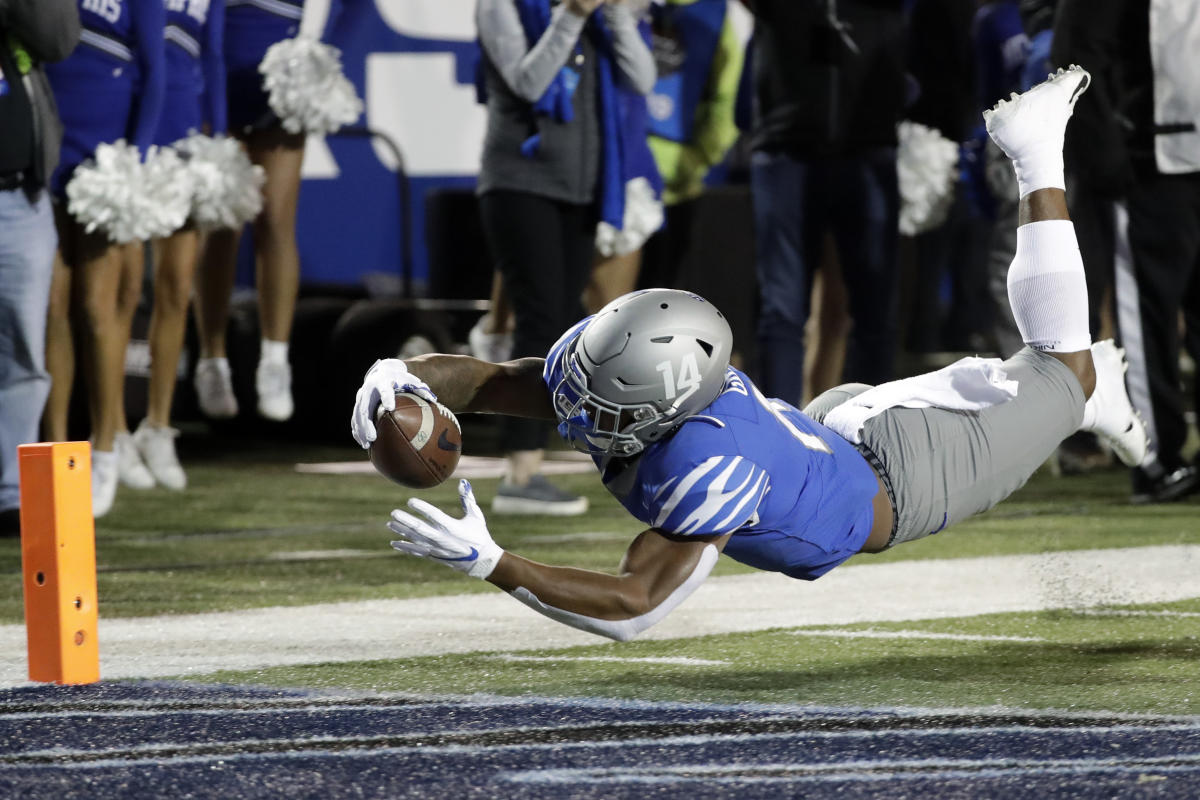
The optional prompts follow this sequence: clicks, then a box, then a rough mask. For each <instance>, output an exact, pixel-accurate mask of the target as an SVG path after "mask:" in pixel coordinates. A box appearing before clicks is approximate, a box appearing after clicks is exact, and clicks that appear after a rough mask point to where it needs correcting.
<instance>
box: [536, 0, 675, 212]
mask: <svg viewBox="0 0 1200 800" xmlns="http://www.w3.org/2000/svg"><path fill="white" fill-rule="evenodd" d="M516 5H517V14H518V15H519V16H520V19H521V27H522V28H524V29H525V40H526V42H528V44H529V46H530V47H532V46H533V45H534V44H536V43H537V41H538V40H539V39H541V38H542V35H543V34H544V33H545V32H546V29H547V28H548V27H550V2H549V0H516ZM583 35H585V36H589V37H591V40H592V42H593V43H594V44H595V50H596V84H597V94H598V95H599V97H598V99H599V104H598V105H599V110H600V128H601V130H600V133H601V142H602V143H601V153H600V178H599V193H600V197H599V210H600V219H601V220H603V221H604V222H607V223H609V224H610V225H613V226H614V227H617V228H620V227H621V226H622V224H623V222H624V218H625V179H626V173H627V172H628V169H627V167H626V166H625V158H624V157H623V155H624V154H623V150H626V149H627V148H628V145H629V143H628V142H626V143H625V144H626V146H625V147H623V146H622V144H623V141H622V140H623V139H628V138H629V136H628V134H629V131H628V128H629V127H630V126H628V125H625V124H623V122H624V121H623V120H622V113H621V106H622V102H621V99H620V97H619V93H620V92H623V91H628V90H625V89H622V88H620V87H618V86H617V82H616V73H615V67H614V64H613V46H612V32H611V31H610V30H609V29H608V26H607V25H606V24H605V22H604V15H603V14H602V13H601V12H600V11H599V10H596V11H593V12H592V15H591V17H589V18H588V22H587V26H586V27H585V28H584V33H583ZM578 84H579V76H578V75H576V74H575V72H574V71H573V70H571V69H570V68H569V67H566V66H563V67H562V68H560V69H559V71H558V74H557V75H555V76H554V80H552V81H550V85H549V86H548V87H546V91H545V92H543V93H542V96H541V97H539V98H538V100H537V102H536V103H534V104H533V110H534V113H536V114H540V115H544V116H548V117H550V118H551V119H553V120H555V121H556V122H570V121H571V120H572V119H574V117H575V112H574V109H573V107H572V105H571V100H572V97H573V96H574V94H575V89H576V87H577V86H578ZM639 97H640V96H639ZM640 99H641V102H642V106H643V108H644V107H645V99H644V98H640ZM634 133H635V134H636V135H637V136H638V138H640V140H641V143H642V146H643V147H645V148H646V151H647V153H649V146H648V145H647V144H646V128H645V119H644V118H643V119H642V121H641V126H640V127H639V129H638V130H637V131H635V132H634ZM540 143H541V142H540V136H539V135H538V134H536V133H535V134H534V135H533V136H530V137H529V138H528V139H526V140H525V141H524V142H523V143H522V144H521V153H522V155H524V156H526V157H527V158H533V157H534V156H535V155H536V154H537V151H538V146H539V145H540ZM651 163H653V162H652V161H651ZM656 174H657V173H656Z"/></svg>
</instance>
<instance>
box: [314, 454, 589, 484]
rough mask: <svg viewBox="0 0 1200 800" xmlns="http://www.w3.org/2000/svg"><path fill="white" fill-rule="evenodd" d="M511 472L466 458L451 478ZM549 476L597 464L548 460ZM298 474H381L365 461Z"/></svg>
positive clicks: (498, 462)
mask: <svg viewBox="0 0 1200 800" xmlns="http://www.w3.org/2000/svg"><path fill="white" fill-rule="evenodd" d="M506 469H507V464H506V460H505V459H503V458H495V457H492V456H463V457H462V458H460V459H459V461H458V467H457V468H456V469H455V470H454V474H453V475H452V476H451V478H467V479H469V480H479V479H482V478H503V477H504V473H505V470H506ZM538 471H539V472H542V473H544V474H546V475H583V474H586V473H589V472H595V471H596V465H595V464H593V463H592V462H591V461H590V460H587V461H581V460H577V459H574V458H570V459H561V460H560V459H557V458H547V459H545V460H544V461H543V462H542V466H541V467H539V468H538ZM296 472H299V473H302V474H305V475H377V474H379V473H377V472H376V471H375V465H374V464H372V463H371V462H370V461H367V460H366V459H365V458H364V459H363V460H362V461H326V462H318V463H308V464H306V463H300V464H297V465H296Z"/></svg>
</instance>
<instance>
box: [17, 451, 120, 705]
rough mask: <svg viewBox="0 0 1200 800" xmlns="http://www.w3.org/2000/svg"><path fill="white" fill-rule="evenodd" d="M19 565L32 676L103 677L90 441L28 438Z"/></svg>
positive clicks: (22, 457)
mask: <svg viewBox="0 0 1200 800" xmlns="http://www.w3.org/2000/svg"><path fill="white" fill-rule="evenodd" d="M17 453H18V459H19V462H20V465H21V566H22V572H23V573H24V577H25V630H26V635H27V638H28V642H29V680H31V681H46V682H54V683H58V684H73V683H95V682H96V681H98V680H100V648H99V643H98V642H97V640H96V528H95V520H94V519H93V517H92V448H91V446H90V445H89V444H88V443H87V442H51V443H45V444H23V445H21V446H19V447H18V448H17Z"/></svg>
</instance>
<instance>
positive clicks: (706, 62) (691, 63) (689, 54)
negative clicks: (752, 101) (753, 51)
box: [638, 0, 751, 287]
mask: <svg viewBox="0 0 1200 800" xmlns="http://www.w3.org/2000/svg"><path fill="white" fill-rule="evenodd" d="M650 14H651V20H652V30H653V39H652V41H653V52H654V61H655V65H656V67H657V72H658V80H657V81H656V82H655V84H654V89H653V91H652V92H651V93H650V96H649V98H648V101H647V105H648V107H649V112H650V126H649V127H650V136H649V142H650V150H651V151H652V152H653V153H654V160H655V162H656V163H657V164H658V171H659V174H660V175H661V176H662V179H663V205H664V207H665V209H664V210H665V215H666V224H665V225H664V226H663V228H662V230H660V231H659V232H658V233H656V234H655V235H654V236H652V237H651V238H650V239H649V240H648V241H647V242H646V246H645V248H644V251H643V261H642V270H641V274H640V275H639V278H638V285H639V286H641V287H653V286H666V287H673V286H675V285H676V278H677V276H678V274H679V265H680V264H681V263H682V262H683V260H684V258H685V257H686V255H687V252H688V249H689V246H690V243H691V237H692V221H693V219H694V217H695V212H696V204H697V201H698V199H699V197H700V195H701V194H702V193H703V192H704V180H705V177H706V176H707V175H708V173H709V170H711V169H712V168H713V167H714V166H716V165H717V164H719V163H721V161H722V160H723V159H724V158H725V155H726V153H728V152H729V148H731V147H732V146H733V143H734V142H735V141H736V140H737V137H738V129H737V126H736V125H735V124H734V120H733V110H734V105H735V103H736V101H737V94H738V86H739V83H740V81H741V77H742V67H743V64H744V61H745V51H746V38H747V34H748V30H749V27H750V25H751V21H750V20H748V19H746V18H745V17H746V10H745V9H744V8H743V7H742V6H741V4H740V3H738V2H732V1H731V0H666V2H662V3H655V4H653V5H652V6H651V7H650Z"/></svg>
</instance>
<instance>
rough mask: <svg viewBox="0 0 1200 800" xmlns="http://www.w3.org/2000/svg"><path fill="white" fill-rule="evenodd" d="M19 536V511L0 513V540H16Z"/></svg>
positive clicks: (7, 510)
mask: <svg viewBox="0 0 1200 800" xmlns="http://www.w3.org/2000/svg"><path fill="white" fill-rule="evenodd" d="M20 535H21V509H19V508H6V509H4V510H3V511H0V539H16V538H19V537H20Z"/></svg>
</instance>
